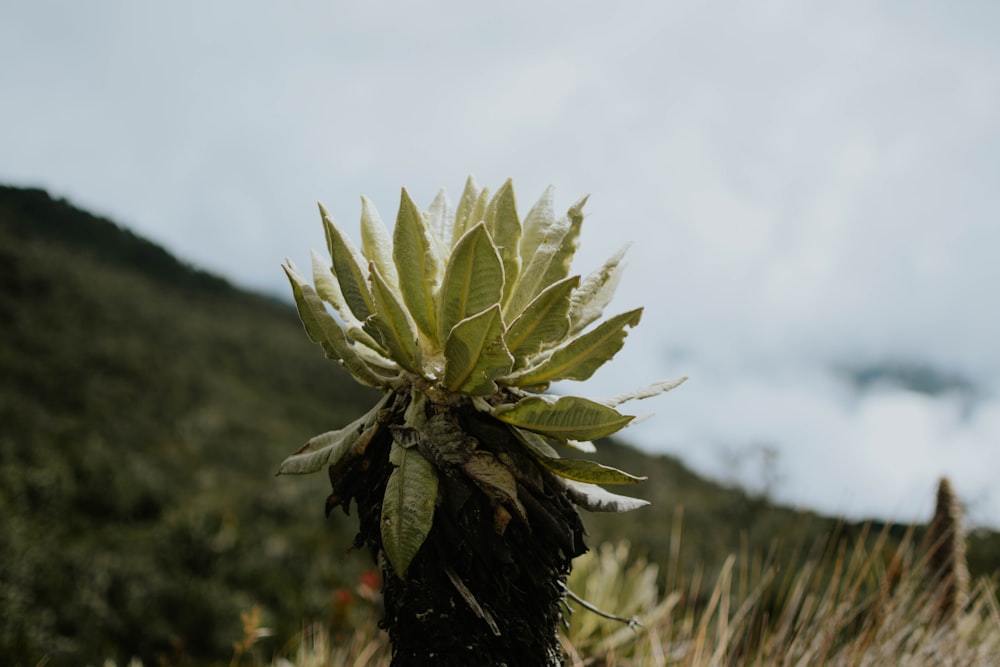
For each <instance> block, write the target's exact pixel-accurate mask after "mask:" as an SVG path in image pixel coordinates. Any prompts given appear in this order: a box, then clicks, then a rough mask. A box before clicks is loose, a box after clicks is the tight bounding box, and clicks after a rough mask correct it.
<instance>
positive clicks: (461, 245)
mask: <svg viewBox="0 0 1000 667" xmlns="http://www.w3.org/2000/svg"><path fill="white" fill-rule="evenodd" d="M503 284H504V268H503V263H502V262H501V260H500V254H499V253H498V252H497V248H496V246H495V245H493V240H492V239H491V238H490V233H489V232H488V231H487V229H486V225H485V224H484V223H481V222H480V223H477V224H476V225H475V226H474V227H472V229H470V230H469V231H468V232H466V233H465V234H464V235H463V236H462V238H460V239H459V240H458V243H456V244H455V248H454V249H453V250H452V252H451V257H450V258H449V260H448V267H447V268H446V269H445V274H444V282H443V283H442V285H441V296H440V302H441V315H440V325H441V334H440V340H446V339H447V337H448V334H449V332H450V331H451V329H452V327H454V326H455V325H456V324H458V323H459V322H461V321H462V320H464V319H466V318H468V317H470V316H472V315H476V314H478V313H481V312H483V311H484V310H486V309H488V308H489V307H490V306H493V305H495V304H498V303H500V299H501V297H502V296H503Z"/></svg>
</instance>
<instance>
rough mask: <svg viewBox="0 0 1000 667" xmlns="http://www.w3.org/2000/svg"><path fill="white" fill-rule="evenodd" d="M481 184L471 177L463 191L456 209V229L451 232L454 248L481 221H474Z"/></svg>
mask: <svg viewBox="0 0 1000 667" xmlns="http://www.w3.org/2000/svg"><path fill="white" fill-rule="evenodd" d="M479 190H480V188H479V184H478V183H476V179H475V178H473V177H472V176H469V178H467V179H466V180H465V189H464V190H462V197H461V198H460V199H459V200H458V207H457V208H456V209H455V228H454V229H452V231H451V239H450V240H451V244H452V246H454V245H455V243H456V242H457V241H458V239H460V238H462V236H463V235H464V234H465V232H467V231H468V230H469V229H471V228H472V227H473V226H474V225H475V224H476V223H477V222H480V221H479V220H473V209H475V208H476V201H477V200H478V199H479Z"/></svg>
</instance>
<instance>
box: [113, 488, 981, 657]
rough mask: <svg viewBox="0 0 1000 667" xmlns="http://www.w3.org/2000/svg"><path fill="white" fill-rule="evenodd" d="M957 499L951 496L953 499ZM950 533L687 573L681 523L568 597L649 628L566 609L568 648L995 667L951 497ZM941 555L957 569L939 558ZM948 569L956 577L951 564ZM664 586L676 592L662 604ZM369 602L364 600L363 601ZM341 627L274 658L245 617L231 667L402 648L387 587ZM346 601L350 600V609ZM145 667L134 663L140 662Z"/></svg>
mask: <svg viewBox="0 0 1000 667" xmlns="http://www.w3.org/2000/svg"><path fill="white" fill-rule="evenodd" d="M948 491H949V489H947V488H946V489H945V491H944V493H945V495H947V492H948ZM942 508H944V509H947V510H948V518H947V523H948V525H947V528H946V530H944V531H943V532H942V531H941V530H929V531H928V533H927V536H926V537H925V538H924V539H923V540H922V541H919V542H918V541H916V540H915V539H914V537H913V531H912V530H910V531H908V532H907V533H906V535H905V536H904V538H903V539H902V541H899V540H893V539H891V538H890V535H889V530H890V527H888V526H887V527H886V528H885V529H883V530H882V531H881V532H879V533H877V534H871V533H870V532H868V531H864V532H863V533H862V534H861V535H860V536H859V537H858V538H856V539H854V540H852V541H851V542H850V543H848V542H847V541H845V540H843V539H840V540H834V539H832V540H830V542H829V544H827V545H821V546H822V547H823V548H821V549H819V550H818V551H817V553H818V554H819V555H818V556H816V557H815V558H803V561H802V562H800V563H778V562H774V561H769V560H768V559H766V558H761V557H757V556H754V555H752V554H749V553H747V550H746V549H744V550H743V551H742V552H741V553H740V554H738V555H733V556H730V558H729V559H728V560H727V561H726V562H725V564H724V565H723V567H722V568H721V570H720V571H719V572H716V573H713V574H712V575H706V573H703V572H699V571H698V570H695V571H694V572H693V574H691V575H690V576H684V575H683V574H682V573H683V572H685V571H686V569H685V568H684V567H682V564H681V563H680V562H678V560H677V559H678V558H679V553H680V548H679V545H680V539H681V521H680V514H678V516H677V520H676V521H675V524H674V526H673V529H672V547H673V548H672V553H673V558H672V560H671V562H669V563H668V564H667V569H666V572H665V573H664V576H663V577H662V578H661V577H660V574H661V573H660V571H659V568H658V567H657V565H655V564H651V563H649V562H647V561H646V560H645V559H644V558H643V557H642V556H641V555H636V554H634V553H632V551H631V549H630V547H629V545H628V544H627V543H619V544H616V545H611V544H605V545H603V546H601V547H600V548H598V549H596V550H595V551H592V552H591V553H588V554H587V555H585V556H583V557H581V558H579V559H577V561H576V562H575V563H574V565H575V567H574V570H573V573H572V575H571V576H570V579H569V582H568V583H569V587H570V590H572V591H573V592H574V593H575V594H576V595H577V596H579V597H580V598H583V599H584V600H586V601H587V602H588V603H589V604H591V605H593V606H595V607H598V608H600V609H603V610H606V611H608V612H612V613H614V614H616V615H618V616H623V617H626V618H634V619H635V620H637V621H638V623H639V625H634V624H632V625H630V624H627V623H625V622H622V621H620V620H612V619H608V618H604V617H602V616H601V615H599V614H596V613H594V612H592V611H589V610H586V609H583V608H581V607H580V606H579V605H577V604H576V603H575V602H572V601H570V602H568V608H569V612H570V613H568V614H567V624H566V627H565V629H564V630H565V632H564V634H563V638H562V642H563V647H564V648H565V651H566V655H567V657H568V659H567V664H568V665H570V666H571V667H639V666H641V667H659V666H666V665H670V666H677V667H688V666H690V667H702V666H713V667H715V666H718V667H723V666H730V665H732V666H759V667H764V666H767V667H772V666H779V667H780V666H783V665H789V666H791V665H834V666H845V667H847V666H850V667H854V666H859V667H860V666H866V665H887V664H892V665H902V666H908V665H912V666H917V665H919V666H921V667H924V666H927V665H935V666H936V665H942V666H952V665H954V666H956V667H958V666H961V667H965V666H970V667H972V666H978V665H982V666H987V665H990V666H992V665H996V664H998V663H997V660H998V658H997V656H1000V604H998V600H997V593H996V591H997V582H995V581H990V580H988V579H980V580H978V581H976V582H973V583H972V584H971V585H969V582H968V580H967V574H966V571H965V564H964V562H963V561H962V558H961V555H962V547H961V545H957V544H955V543H954V538H955V537H956V536H961V535H962V534H963V533H962V530H961V525H960V516H959V515H958V514H957V513H956V512H955V511H954V508H953V506H952V504H950V501H948V499H947V498H945V502H943V503H941V504H940V507H939V516H940V513H941V512H942V511H944V509H942ZM942 548H944V549H946V550H947V553H948V554H949V558H947V559H944V561H942V555H941V554H942ZM942 562H947V564H948V565H947V568H944V567H943V566H942ZM658 581H665V584H666V587H665V591H666V592H665V593H661V592H660V591H661V589H660V587H658V585H657V582H658ZM358 593H361V594H358ZM344 600H345V601H349V604H347V605H346V606H345V607H344V608H343V609H341V610H340V614H341V615H340V618H339V622H337V623H335V624H334V626H335V627H336V628H339V629H338V630H335V629H331V625H330V624H316V625H311V626H308V627H306V628H305V629H304V630H303V632H302V633H301V635H300V636H299V637H298V638H296V639H295V640H294V641H293V642H292V643H291V644H290V645H289V646H287V647H285V649H284V650H282V651H280V655H279V657H277V658H275V659H274V660H272V661H270V662H269V661H268V660H266V659H265V658H264V657H263V656H262V654H261V652H260V651H258V650H257V649H259V648H260V646H257V645H256V642H257V640H258V639H259V638H261V637H264V636H266V635H267V631H266V629H265V628H262V627H260V624H259V622H258V621H259V616H258V615H254V614H252V613H251V614H249V615H247V616H246V617H245V618H244V619H243V620H244V630H245V634H246V636H245V637H244V638H243V640H242V641H240V642H236V643H234V649H235V650H234V656H233V661H232V663H231V665H233V666H234V667H235V666H236V665H256V666H260V665H267V664H270V665H271V666H272V667H344V666H347V667H384V666H386V665H388V664H389V661H390V657H391V649H390V646H389V642H388V637H387V635H386V633H385V632H383V631H381V630H379V628H378V617H379V614H380V613H381V612H380V607H379V597H378V593H377V582H372V581H369V582H366V583H363V584H362V585H361V586H359V589H358V591H356V592H355V593H353V594H351V595H346V594H345V597H344ZM345 604H346V602H345ZM133 664H134V663H133Z"/></svg>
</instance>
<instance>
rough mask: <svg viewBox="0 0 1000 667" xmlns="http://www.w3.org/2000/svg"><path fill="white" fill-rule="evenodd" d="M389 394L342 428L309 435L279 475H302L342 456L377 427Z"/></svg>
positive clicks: (282, 464) (287, 460)
mask: <svg viewBox="0 0 1000 667" xmlns="http://www.w3.org/2000/svg"><path fill="white" fill-rule="evenodd" d="M390 396H391V394H386V396H385V397H384V398H383V399H382V400H380V401H379V402H378V403H376V404H375V407H373V408H372V409H371V410H369V411H368V412H367V413H365V414H364V415H362V416H361V417H359V418H358V419H355V420H354V421H353V422H351V423H350V424H348V425H347V426H345V427H344V428H342V429H338V430H336V431H330V432H328V433H322V434H320V435H317V436H314V437H312V438H310V439H309V440H308V442H306V444H305V445H303V446H302V448H301V449H299V450H298V451H297V452H295V453H294V454H292V455H291V456H289V457H288V458H287V459H285V460H284V461H283V462H282V463H281V466H280V467H279V468H278V474H279V475H305V474H309V473H313V472H316V471H318V470H320V469H321V468H323V466H326V465H333V464H334V463H336V462H337V461H339V460H340V459H342V458H343V457H344V454H346V453H347V452H348V451H349V450H350V449H351V447H352V446H353V445H354V443H355V442H357V441H358V438H360V437H361V434H362V433H363V432H364V431H366V430H368V429H370V428H376V427H377V418H378V414H379V412H380V411H381V410H382V409H383V408H384V407H385V405H386V403H388V401H389V397H390Z"/></svg>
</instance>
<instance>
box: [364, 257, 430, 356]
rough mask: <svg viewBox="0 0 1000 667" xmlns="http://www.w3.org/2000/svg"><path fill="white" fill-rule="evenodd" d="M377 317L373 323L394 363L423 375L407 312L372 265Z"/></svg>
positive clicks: (412, 327) (415, 338) (414, 330)
mask: <svg viewBox="0 0 1000 667" xmlns="http://www.w3.org/2000/svg"><path fill="white" fill-rule="evenodd" d="M371 280H372V294H373V295H374V297H375V309H376V312H375V316H374V317H373V318H372V319H371V320H370V321H371V322H372V323H373V324H374V326H375V327H376V329H378V332H379V333H380V334H381V338H382V343H383V345H384V346H385V349H386V350H388V352H389V354H390V356H391V357H392V358H393V360H394V361H395V362H396V363H398V364H399V365H400V366H402V367H403V368H405V369H407V370H408V371H410V372H412V373H417V374H418V375H419V374H420V373H421V368H420V346H419V345H418V343H417V332H416V329H415V328H414V326H413V322H412V320H411V319H410V316H409V313H407V312H406V308H404V307H403V304H401V303H400V302H399V299H397V298H396V294H395V292H394V291H393V290H392V288H391V287H390V286H389V284H388V283H387V282H386V281H385V278H383V277H382V274H381V273H380V272H379V270H378V267H376V266H375V264H374V262H373V263H372V265H371Z"/></svg>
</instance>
